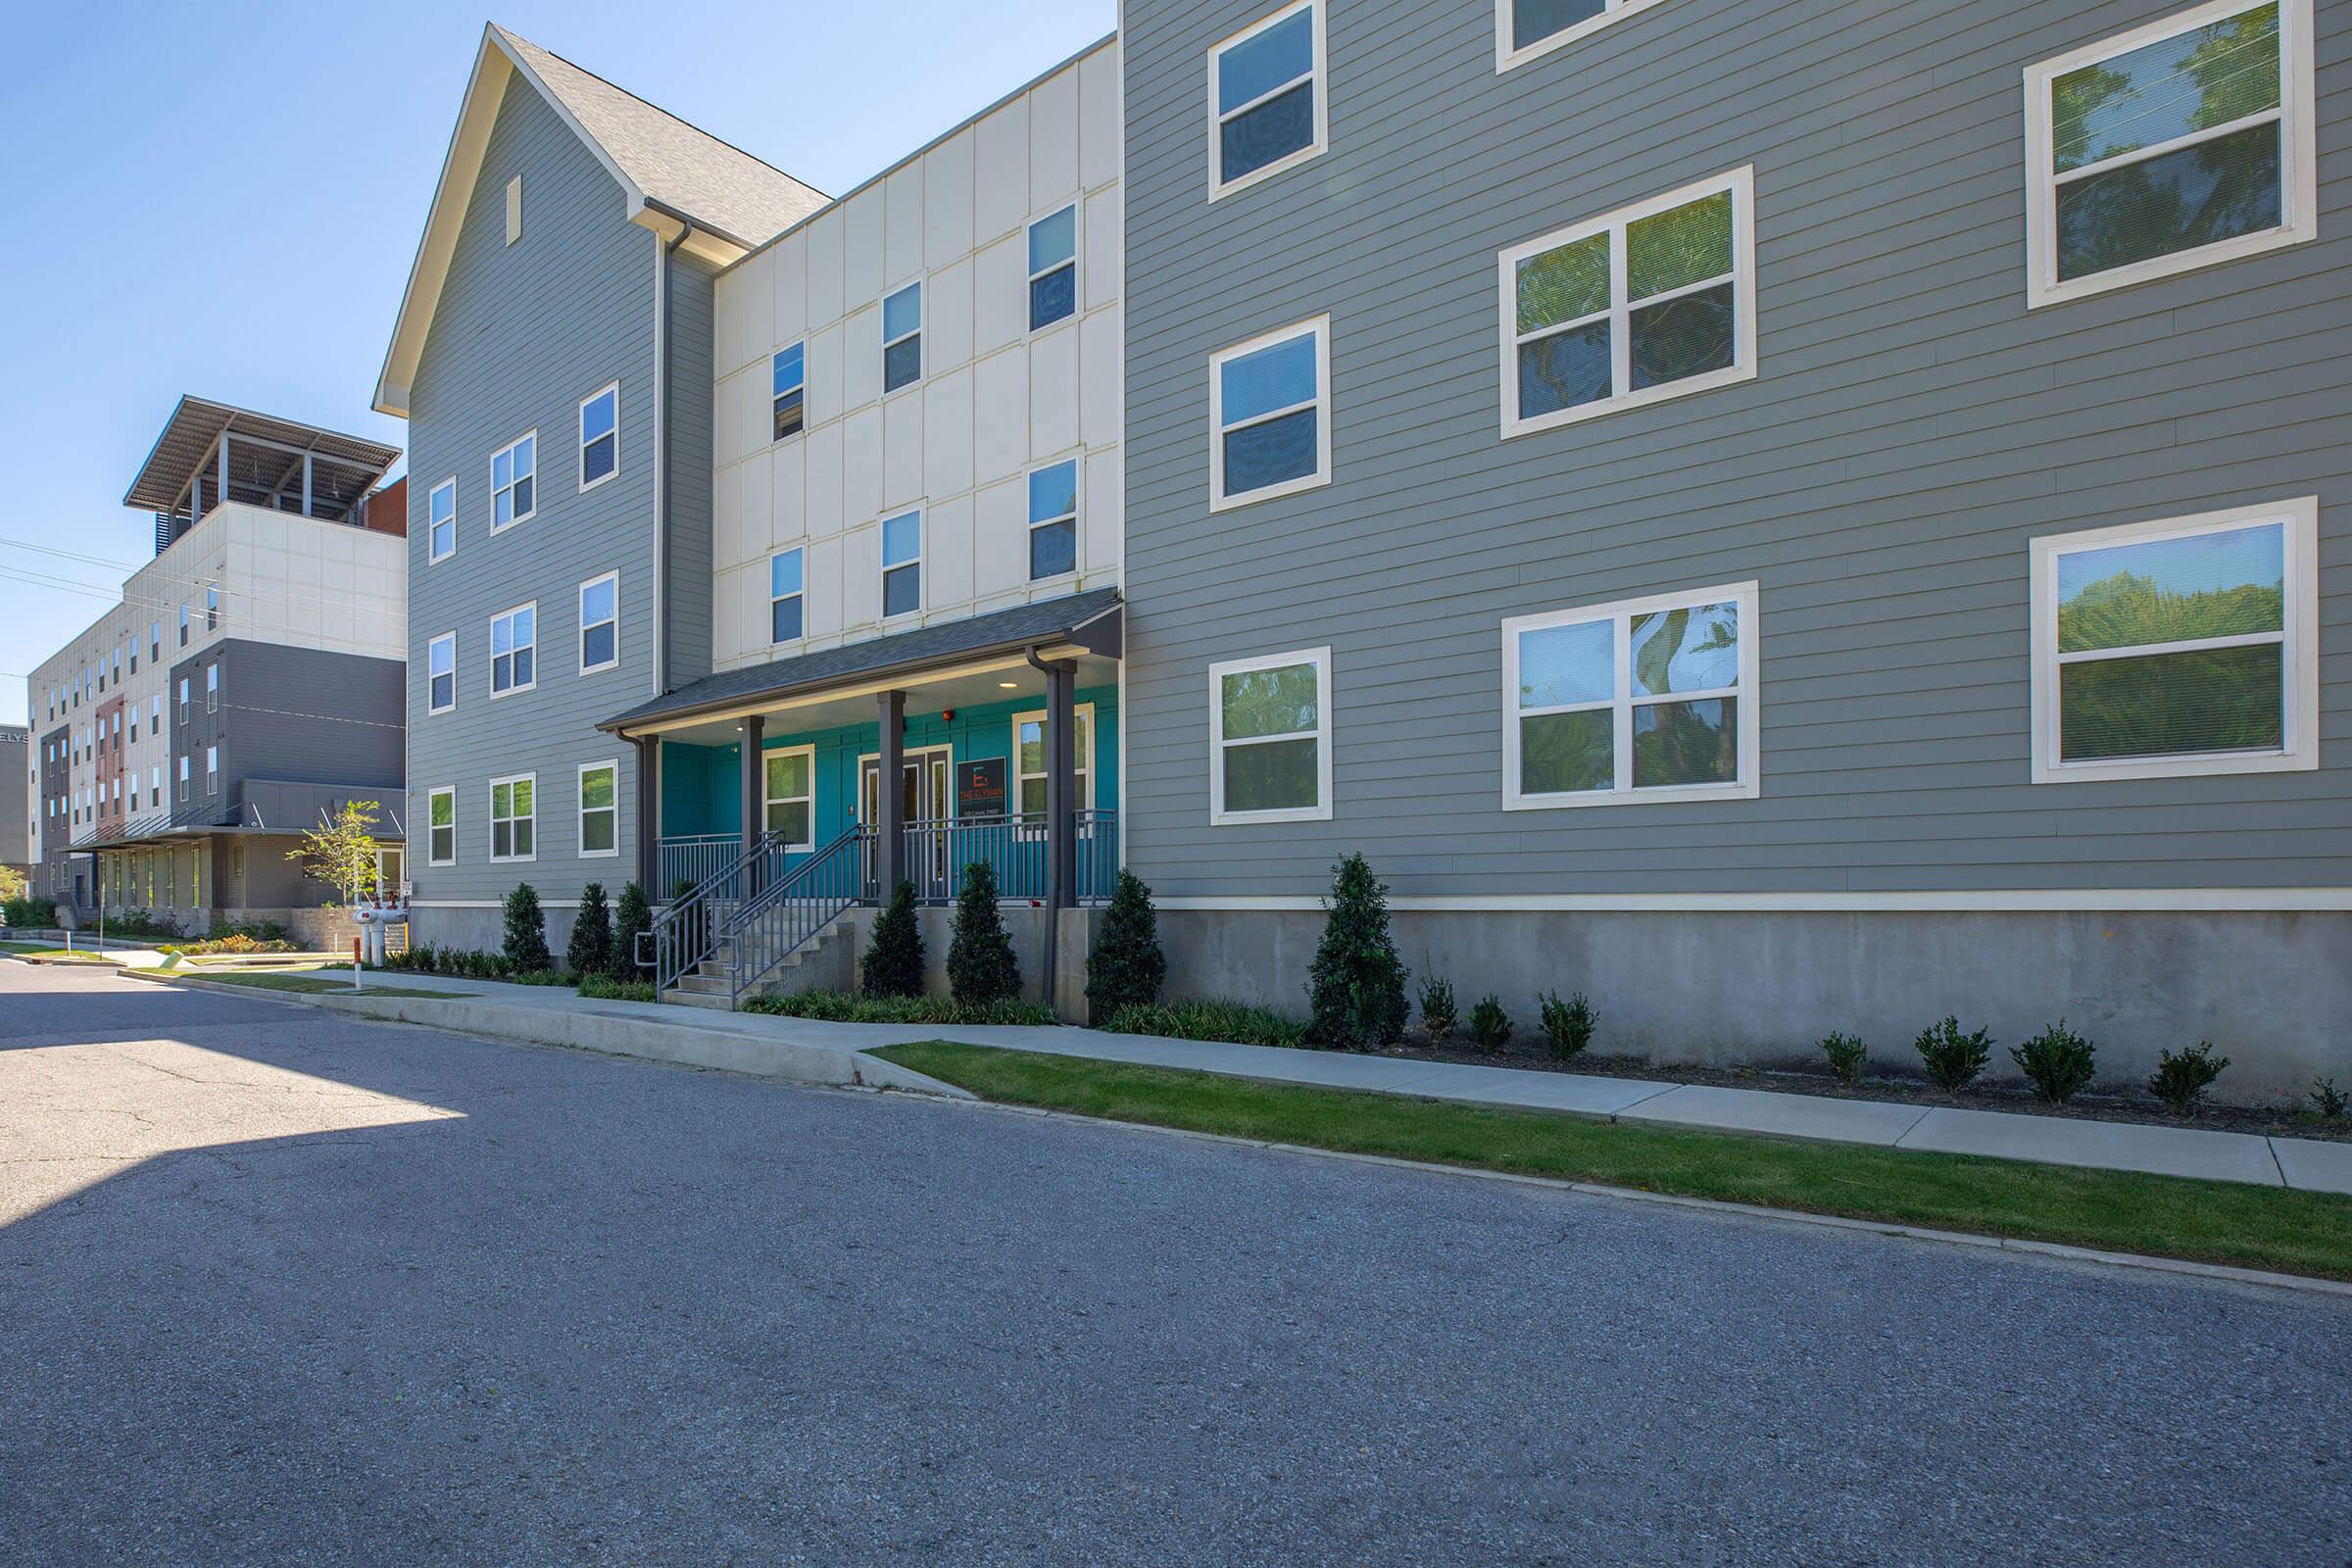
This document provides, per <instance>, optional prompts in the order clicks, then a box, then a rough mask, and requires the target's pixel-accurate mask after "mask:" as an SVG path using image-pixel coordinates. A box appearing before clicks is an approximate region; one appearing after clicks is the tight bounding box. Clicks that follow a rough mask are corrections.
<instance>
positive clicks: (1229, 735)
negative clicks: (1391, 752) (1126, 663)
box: [1208, 648, 1331, 826]
mask: <svg viewBox="0 0 2352 1568" xmlns="http://www.w3.org/2000/svg"><path fill="white" fill-rule="evenodd" d="M1330 817H1331V650H1330V649H1329V648H1312V649H1307V650H1305V651H1303V652H1300V653H1295V654H1275V655H1272V656H1270V657H1268V658H1265V659H1242V660H1234V661H1232V662H1227V663H1222V664H1211V665H1209V666H1208V820H1209V822H1210V824H1211V825H1213V826H1221V825H1223V824H1226V823H1234V822H1304V821H1328V820H1329V819H1330Z"/></svg>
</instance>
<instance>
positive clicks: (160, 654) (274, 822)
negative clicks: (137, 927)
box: [28, 398, 407, 930]
mask: <svg viewBox="0 0 2352 1568" xmlns="http://www.w3.org/2000/svg"><path fill="white" fill-rule="evenodd" d="M398 456H399V451H398V449H397V448H393V447H387V446H384V445H382V444H381V443H378V442H373V441H367V440H363V439H361V438H359V437H356V436H348V435H340V434H337V433H336V432H334V431H331V430H323V429H319V428H318V427H316V426H312V425H306V424H300V423H297V422H295V421H292V420H287V419H279V418H273V417H268V416H264V415H257V414H252V413H249V412H246V411H244V410H239V409H233V408H230V407H228V406H226V405H223V404H218V403H210V402H206V401H204V400H201V399H197V398H182V399H181V400H180V402H179V406H178V407H177V408H176V409H175V410H174V411H173V413H172V418H171V420H170V421H169V423H168V424H167V425H166V426H165V428H164V431H163V433H162V435H161V436H160V437H158V439H157V442H156V446H155V450H154V452H153V453H152V454H150V456H149V457H148V460H147V462H146V465H145V466H143V467H142V468H141V469H140V471H139V475H138V477H137V478H136V479H135V480H134V481H133V483H132V485H131V488H130V491H129V493H128V495H126V496H125V497H124V505H126V506H129V507H133V508H135V509H137V510H139V511H142V512H150V513H153V514H154V515H155V517H156V556H155V559H154V560H153V561H151V562H149V563H148V564H146V565H143V566H141V567H140V568H139V569H138V570H137V571H135V572H133V573H131V575H130V576H129V577H128V578H127V579H126V580H125V581H124V583H123V597H122V599H121V600H120V601H119V602H118V603H117V604H116V605H115V606H114V607H113V608H112V609H111V610H109V611H108V612H107V613H105V614H103V615H101V616H99V617H98V618H97V620H95V621H93V622H92V623H91V624H90V626H89V627H88V628H87V629H86V630H85V631H84V632H83V633H82V634H81V635H80V636H78V637H76V638H74V639H73V641H72V642H70V643H68V644H67V645H66V646H65V647H64V648H63V649H61V650H59V651H58V653H56V654H55V655H53V656H52V657H51V658H50V659H49V660H48V661H46V662H44V663H43V664H42V665H41V666H40V667H39V668H37V669H36V670H34V672H33V674H32V678H31V681H30V682H29V690H28V701H29V703H30V708H31V713H32V716H33V723H34V725H35V727H36V729H37V730H38V731H39V732H40V734H41V735H42V741H41V746H40V749H39V751H38V752H37V753H36V755H35V758H34V764H35V772H36V774H37V778H36V789H37V793H38V796H39V801H40V805H39V809H37V810H36V811H35V812H34V813H33V814H32V818H31V820H32V824H33V829H34V844H33V850H34V854H35V856H36V858H37V859H38V861H39V872H38V875H37V876H36V887H37V890H38V891H40V892H42V893H45V894H50V895H53V896H55V897H57V898H59V899H61V900H63V901H65V902H67V903H69V904H70V905H72V906H73V907H75V908H76V909H77V910H80V911H83V913H84V915H85V917H94V916H95V915H96V913H97V910H98V907H99V905H100V904H101V903H103V904H104V906H105V907H106V908H107V910H108V911H109V912H113V913H120V912H123V911H125V910H134V909H144V910H148V911H151V912H152V913H154V914H155V915H156V916H157V917H159V918H165V919H171V920H172V921H174V922H176V923H177V924H179V925H180V927H181V928H182V929H189V930H194V929H203V928H205V927H208V926H209V925H210V924H211V923H212V921H213V920H214V919H215V918H217V917H226V918H231V919H270V920H277V921H280V922H284V921H288V920H290V919H293V918H294V917H295V916H296V915H297V913H298V912H299V911H303V910H308V909H312V908H316V907H318V906H319V905H320V904H322V903H325V902H328V901H330V900H331V899H332V897H333V895H332V892H331V890H330V889H328V888H327V887H326V886H324V885H323V884H320V883H318V882H314V881H312V880H310V879H308V878H307V877H305V876H304V875H303V874H302V873H301V872H300V870H299V869H298V868H297V867H295V866H294V865H292V864H290V863H289V862H288V861H287V860H286V858H285V856H286V852H287V850H288V849H290V848H292V847H293V846H294V844H295V843H296V842H297V839H298V836H299V835H300V833H301V832H302V831H303V830H304V829H306V828H309V827H312V826H315V825H317V824H318V823H319V821H320V820H321V819H322V818H323V817H325V816H328V815H331V814H332V813H333V812H335V811H336V810H338V809H340V808H341V806H342V804H343V803H344V802H346V801H349V800H372V801H375V802H378V803H379V805H380V808H381V810H380V812H379V817H378V822H377V827H376V833H377V836H378V837H379V838H380V839H382V840H383V841H384V842H385V844H386V846H387V848H386V852H385V857H384V860H383V863H382V865H381V867H380V872H381V874H382V876H383V877H384V878H385V880H387V881H389V882H395V883H396V882H397V881H398V880H399V879H400V874H401V868H400V859H401V852H400V844H401V841H402V837H403V827H402V823H403V812H402V797H403V788H402V771H401V768H402V752H403V745H402V710H401V694H402V691H403V689H404V685H405V680H404V674H403V670H402V660H403V657H404V655H405V653H406V646H407V635H406V630H405V627H406V609H405V607H406V600H407V560H406V553H405V545H404V541H403V540H402V538H401V533H402V529H403V527H404V526H405V517H404V515H403V513H404V505H405V487H404V486H403V484H402V483H401V482H399V481H395V482H394V483H393V484H391V485H389V486H385V487H383V488H381V489H378V488H377V483H378V481H379V480H380V479H381V478H382V476H383V472H384V470H385V469H386V468H387V467H389V466H391V464H392V462H393V461H394V460H395V459H396V458H398Z"/></svg>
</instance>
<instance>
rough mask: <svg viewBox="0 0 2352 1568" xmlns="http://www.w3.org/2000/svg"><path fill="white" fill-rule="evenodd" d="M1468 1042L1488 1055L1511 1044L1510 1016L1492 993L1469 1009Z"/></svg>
mask: <svg viewBox="0 0 2352 1568" xmlns="http://www.w3.org/2000/svg"><path fill="white" fill-rule="evenodd" d="M1470 1041H1471V1044H1473V1045H1475V1046H1477V1047H1478V1049H1479V1050H1481V1051H1483V1052H1485V1053H1486V1054H1489V1055H1493V1054H1495V1053H1496V1052H1498V1051H1500V1050H1501V1049H1502V1048H1503V1047H1505V1046H1507V1045H1509V1044H1510V1043H1511V1015H1510V1014H1509V1013H1507V1012H1505V1011H1503V1010H1502V999H1501V998H1500V997H1498V996H1496V995H1495V993H1494V992H1492V991H1490V992H1488V993H1487V994H1486V995H1485V996H1483V997H1481V998H1479V999H1478V1005H1477V1006H1475V1007H1472V1008H1471V1009H1470Z"/></svg>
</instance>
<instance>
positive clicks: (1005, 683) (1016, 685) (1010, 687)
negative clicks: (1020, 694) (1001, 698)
mask: <svg viewBox="0 0 2352 1568" xmlns="http://www.w3.org/2000/svg"><path fill="white" fill-rule="evenodd" d="M997 684H998V685H1000V686H1002V687H1004V688H1005V690H1006V691H1008V692H1017V691H1019V690H1020V689H1021V683H1020V682H1019V681H1017V680H1001V681H999V682H997Z"/></svg>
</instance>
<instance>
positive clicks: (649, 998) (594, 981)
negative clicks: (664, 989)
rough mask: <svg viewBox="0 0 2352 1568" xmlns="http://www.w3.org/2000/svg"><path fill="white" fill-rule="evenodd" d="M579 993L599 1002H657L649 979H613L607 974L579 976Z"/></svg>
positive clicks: (656, 995) (659, 998)
mask: <svg viewBox="0 0 2352 1568" xmlns="http://www.w3.org/2000/svg"><path fill="white" fill-rule="evenodd" d="M580 995H581V996H583V997H593V998H595V999H596V1000H598V1001H600V1002H659V1001H661V1000H662V999H661V997H660V996H659V995H658V994H657V993H656V992H655V990H654V983H653V982H652V981H651V980H615V979H613V977H612V976H611V975H609V974H603V973H589V974H584V975H582V976H580Z"/></svg>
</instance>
